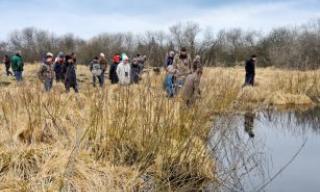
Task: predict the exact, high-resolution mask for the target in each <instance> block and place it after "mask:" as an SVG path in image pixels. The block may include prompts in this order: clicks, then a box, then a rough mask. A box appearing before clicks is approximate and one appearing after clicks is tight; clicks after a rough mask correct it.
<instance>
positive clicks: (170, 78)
mask: <svg viewBox="0 0 320 192" xmlns="http://www.w3.org/2000/svg"><path fill="white" fill-rule="evenodd" d="M166 71H167V75H166V78H165V87H166V91H167V96H168V97H174V96H175V74H176V73H177V69H176V68H175V66H173V65H169V66H168V67H167V70H166Z"/></svg>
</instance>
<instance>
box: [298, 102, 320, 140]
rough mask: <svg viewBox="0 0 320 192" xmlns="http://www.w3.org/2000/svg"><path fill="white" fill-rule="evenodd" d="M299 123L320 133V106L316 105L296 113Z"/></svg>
mask: <svg viewBox="0 0 320 192" xmlns="http://www.w3.org/2000/svg"><path fill="white" fill-rule="evenodd" d="M295 116H296V119H297V124H298V125H301V126H302V127H304V128H307V129H310V128H311V129H312V131H313V132H314V133H316V134H320V107H319V106H318V107H315V108H313V109H311V110H308V111H305V112H296V113H295Z"/></svg>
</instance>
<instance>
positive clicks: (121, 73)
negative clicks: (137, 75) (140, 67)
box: [117, 54, 131, 85]
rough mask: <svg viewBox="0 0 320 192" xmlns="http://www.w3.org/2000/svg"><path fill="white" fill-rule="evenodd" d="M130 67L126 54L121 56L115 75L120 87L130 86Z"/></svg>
mask: <svg viewBox="0 0 320 192" xmlns="http://www.w3.org/2000/svg"><path fill="white" fill-rule="evenodd" d="M130 73H131V67H130V63H129V58H128V56H127V55H126V54H122V62H121V63H120V64H119V65H118V67H117V75H118V78H119V83H120V85H130V83H131V77H130V76H131V74H130Z"/></svg>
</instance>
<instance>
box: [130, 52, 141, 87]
mask: <svg viewBox="0 0 320 192" xmlns="http://www.w3.org/2000/svg"><path fill="white" fill-rule="evenodd" d="M139 57H140V56H139ZM139 57H136V58H134V59H133V60H132V64H131V83H136V84H137V83H139V81H140V66H139V60H138V59H139Z"/></svg>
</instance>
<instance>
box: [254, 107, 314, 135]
mask: <svg viewBox="0 0 320 192" xmlns="http://www.w3.org/2000/svg"><path fill="white" fill-rule="evenodd" d="M259 119H261V121H262V122H264V121H265V120H267V121H268V122H271V123H272V124H273V125H274V126H272V127H273V128H278V129H281V130H279V131H281V132H284V131H287V132H288V133H289V134H291V135H292V136H296V137H300V136H303V135H306V134H307V133H310V132H312V133H313V134H320V107H315V108H312V109H309V110H307V111H299V110H297V111H291V112H277V111H275V110H267V111H264V112H261V113H260V114H259Z"/></svg>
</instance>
